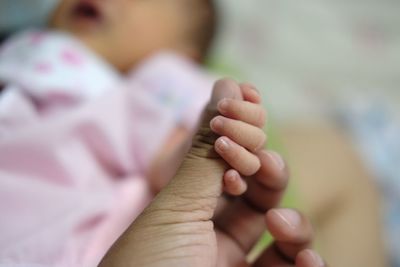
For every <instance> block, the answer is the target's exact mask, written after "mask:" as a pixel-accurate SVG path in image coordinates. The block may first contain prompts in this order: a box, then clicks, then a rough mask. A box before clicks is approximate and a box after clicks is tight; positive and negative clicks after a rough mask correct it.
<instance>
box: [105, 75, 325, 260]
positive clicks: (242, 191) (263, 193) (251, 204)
mask: <svg viewBox="0 0 400 267" xmlns="http://www.w3.org/2000/svg"><path fill="white" fill-rule="evenodd" d="M260 102H261V99H260V95H259V93H258V92H257V90H256V89H255V88H254V87H252V86H251V85H248V84H241V85H239V84H237V83H236V82H234V81H232V80H227V79H226V80H221V81H219V82H217V83H216V84H215V87H214V90H213V95H212V99H211V101H210V103H209V105H208V106H207V108H206V111H205V114H204V116H203V120H202V123H201V126H200V129H199V131H198V133H197V134H196V135H195V137H194V139H193V144H192V148H191V149H190V151H189V153H188V154H187V155H186V157H185V159H184V161H183V163H182V165H181V166H180V168H179V170H178V172H177V174H176V175H175V177H174V178H173V179H172V180H171V181H170V182H169V184H168V185H167V186H166V187H165V188H164V189H163V190H162V191H161V192H160V193H159V194H158V195H157V196H156V198H155V199H154V200H153V202H152V203H151V204H150V205H149V206H148V207H147V208H146V209H145V210H144V212H143V213H142V214H141V215H140V216H139V217H138V218H137V219H136V220H135V221H134V222H133V223H132V225H131V226H130V227H129V228H128V230H127V231H126V232H125V233H124V234H123V235H122V236H121V237H120V239H119V240H118V241H117V242H116V243H115V244H114V246H113V247H112V248H111V250H110V251H109V252H108V254H107V255H106V256H105V257H104V259H103V261H102V263H101V264H100V266H108V267H113V266H118V267H119V266H144V267H156V266H160V267H161V266H190V267H197V266H198V267H214V266H218V267H239V266H240V267H245V266H247V267H250V266H255V267H256V266H257V267H258V266H263V267H278V266H296V267H322V266H325V265H324V263H323V261H322V260H321V258H320V257H319V256H318V254H317V253H315V252H314V251H313V250H311V249H310V246H311V243H312V236H313V233H312V227H311V225H310V223H309V221H308V220H307V219H306V218H305V217H304V216H303V215H301V214H300V213H298V212H297V211H294V210H289V209H278V208H275V207H277V206H278V205H279V203H280V200H281V197H282V195H283V193H284V191H285V189H286V186H287V182H288V172H287V169H286V166H285V163H284V161H283V160H282V158H281V157H280V156H279V155H278V154H277V153H275V152H272V151H268V150H265V149H264V147H265V143H266V135H265V134H264V131H263V130H262V129H263V126H264V124H265V117H266V115H265V111H264V109H263V107H262V105H261V104H260ZM244 177H247V178H246V179H244ZM224 191H225V193H224ZM266 227H267V228H268V230H269V232H270V233H271V234H272V236H273V237H274V242H273V243H272V244H271V245H270V246H269V247H268V248H267V249H266V250H265V251H264V252H263V253H262V254H261V256H259V258H258V259H256V260H255V262H253V263H248V262H247V261H246V257H247V255H248V253H249V252H250V250H251V249H252V247H253V246H254V245H255V244H256V242H257V240H258V239H259V237H260V236H261V234H262V233H263V231H265V228H266Z"/></svg>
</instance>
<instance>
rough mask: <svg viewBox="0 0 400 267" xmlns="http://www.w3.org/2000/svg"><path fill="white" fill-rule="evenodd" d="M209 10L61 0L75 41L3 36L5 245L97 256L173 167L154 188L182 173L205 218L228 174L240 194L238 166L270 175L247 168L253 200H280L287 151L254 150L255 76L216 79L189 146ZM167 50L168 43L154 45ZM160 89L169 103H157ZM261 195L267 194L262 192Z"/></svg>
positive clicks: (257, 128)
mask: <svg viewBox="0 0 400 267" xmlns="http://www.w3.org/2000/svg"><path fill="white" fill-rule="evenodd" d="M215 23H216V15H215V9H214V6H213V4H212V1H208V0H193V1H188V0H171V1H164V0H148V1H125V0H121V1H95V0H64V1H62V2H61V3H60V5H59V6H58V8H57V10H56V11H55V12H54V14H53V16H52V18H51V19H50V27H51V28H54V29H57V30H59V31H62V32H67V33H69V34H71V35H72V36H74V37H75V38H77V39H78V40H79V42H77V41H76V40H75V39H74V38H71V36H66V35H64V34H61V33H52V32H50V33H49V32H43V31H33V32H28V33H24V34H22V35H20V36H19V37H16V38H15V39H13V38H12V39H11V40H10V41H9V42H8V43H7V44H6V45H5V46H4V47H3V48H2V51H1V53H0V81H1V82H2V84H3V88H4V92H3V95H2V98H0V134H1V135H0V138H1V139H0V167H1V169H2V173H1V174H0V181H2V182H1V183H2V186H1V187H0V188H1V189H0V190H3V192H1V193H2V194H1V197H2V198H3V199H2V201H1V203H3V205H5V206H4V207H2V210H4V215H5V216H6V217H8V218H9V220H7V222H1V227H0V229H10V231H5V230H2V231H4V234H3V233H2V235H1V236H2V237H1V239H0V246H1V249H0V251H1V252H0V258H1V259H7V260H10V261H15V260H16V262H24V261H25V262H32V263H33V262H35V263H41V264H48V265H53V266H76V265H82V266H92V265H95V264H97V263H98V262H99V261H100V259H101V257H102V256H103V255H104V253H105V252H106V251H107V250H108V248H109V247H110V245H111V244H112V243H113V242H114V241H115V239H116V238H117V237H118V236H119V235H120V234H121V233H122V231H124V230H125V229H126V228H127V227H128V225H129V223H130V222H131V221H132V220H133V219H134V218H135V217H136V216H137V215H138V214H139V213H140V212H141V211H142V209H143V208H144V206H146V205H147V203H148V201H147V200H146V199H148V198H147V197H146V194H145V193H144V192H145V191H146V190H145V188H146V186H147V181H148V180H146V179H144V177H150V178H149V179H150V181H149V183H150V187H151V189H152V191H153V192H158V191H159V190H160V189H161V188H163V187H164V186H165V184H166V183H168V181H169V180H170V178H172V177H173V176H175V178H174V179H173V180H172V182H171V183H170V184H172V186H169V187H168V188H167V190H164V191H163V192H164V193H162V194H160V195H158V199H163V196H168V195H171V190H173V191H172V195H181V196H182V195H184V194H181V193H179V190H180V186H179V185H180V184H181V183H187V182H189V183H191V186H192V188H193V190H192V192H191V193H190V195H187V196H185V197H187V198H191V199H202V201H198V202H197V201H193V205H192V206H191V207H190V210H192V211H193V212H192V215H193V216H195V217H196V216H200V217H199V218H200V220H210V219H211V217H212V214H213V210H214V209H215V208H216V205H217V200H218V198H219V196H220V194H221V191H222V190H223V188H224V189H225V191H226V192H227V193H229V194H231V195H236V196H239V195H242V194H243V193H244V192H245V191H246V189H247V184H246V182H245V181H244V180H243V178H242V176H252V175H255V174H257V173H259V172H264V173H269V176H270V177H274V178H276V181H275V182H274V183H272V182H271V181H270V180H267V179H266V177H265V175H255V178H254V180H251V181H250V182H249V185H248V186H249V190H248V191H247V192H246V193H245V195H243V199H244V200H245V202H246V203H248V204H249V205H250V206H251V207H253V208H254V209H256V210H259V211H261V212H266V211H267V210H268V208H269V207H271V206H274V205H275V204H276V203H277V202H279V198H280V195H281V192H280V191H279V190H278V189H281V188H284V186H285V183H286V181H284V179H279V177H280V176H282V173H283V171H284V163H283V161H282V159H281V158H280V156H278V155H277V154H276V153H273V152H266V151H264V150H263V147H264V145H265V142H266V136H265V134H264V132H263V130H262V128H263V126H264V122H265V111H264V109H263V108H262V106H261V104H260V102H261V101H260V95H259V93H258V92H257V90H256V89H255V88H254V87H253V86H251V85H248V84H242V85H238V84H237V83H235V82H233V81H230V80H223V81H221V82H219V83H217V84H216V85H215V87H214V90H213V93H212V97H211V101H210V103H209V105H208V108H207V110H206V112H205V114H204V117H203V120H202V122H201V126H200V129H199V130H198V131H197V133H196V134H194V138H193V143H192V148H191V149H190V151H189V153H187V154H186V153H185V152H187V150H188V145H187V144H188V140H190V139H191V137H192V136H193V133H194V125H196V124H197V122H198V117H199V115H200V111H201V109H202V108H203V107H204V106H205V104H206V102H207V100H208V99H209V95H210V94H211V92H210V91H207V88H209V89H211V87H209V86H207V85H208V84H209V78H207V76H206V75H205V74H204V73H203V72H202V71H201V70H200V69H199V68H198V67H196V64H195V62H197V63H201V62H203V61H204V59H205V56H206V54H207V51H208V49H209V46H210V43H211V40H212V37H213V32H214V31H215ZM81 43H83V44H84V45H82V44H81ZM88 48H89V49H88ZM163 50H168V51H172V52H173V56H171V54H169V55H168V56H165V55H164V56H161V57H158V56H155V58H154V55H155V54H157V53H158V52H159V51H163ZM93 52H94V53H93ZM170 53H171V52H170ZM178 55H180V56H178ZM99 56H100V58H99ZM149 58H150V59H149ZM160 66H162V70H163V71H161V72H162V73H161V74H160V72H157V71H154V70H158V71H159V70H160ZM168 68H171V69H168ZM131 69H134V72H130V70H131ZM164 71H165V72H164ZM128 73H129V74H128ZM149 73H150V74H149ZM159 74H160V75H159ZM125 75H126V76H125ZM162 75H163V76H162ZM168 78H169V79H170V80H173V82H171V81H170V80H169V79H168ZM158 79H159V80H160V81H161V84H160V83H157V81H158ZM182 81H184V82H182ZM154 83H155V84H156V86H154ZM165 83H166V84H168V83H169V84H168V85H169V86H168V87H165ZM171 84H172V85H174V86H171ZM163 86H164V87H163ZM175 86H176V87H175ZM160 88H161V89H160ZM110 89H112V90H110ZM202 89H203V90H204V91H201V90H202ZM185 90H187V92H186V91H185ZM170 91H171V92H172V93H170ZM154 92H155V93H154ZM159 92H161V93H163V94H165V93H167V95H173V96H174V98H173V99H174V102H173V103H175V104H174V105H165V106H162V107H160V105H159V104H160V103H159V102H157V101H159V98H158V97H157V96H159V94H158V93H159ZM178 100H179V101H178ZM196 102H197V103H196ZM163 103H164V102H163ZM176 103H179V105H176ZM164 104H165V103H164ZM177 106H178V107H179V108H177ZM193 106H194V107H196V108H195V109H193ZM16 107H18V110H16ZM177 113H178V115H177ZM188 115H189V118H190V119H188V118H187V116H188ZM176 118H179V119H180V120H178V123H177V120H176ZM188 121H189V122H188ZM163 144H164V145H163ZM184 155H185V156H184ZM182 162H183V163H182ZM262 162H264V164H262ZM181 163H182V165H181ZM179 165H181V166H180V167H179V170H177V169H178V166H179ZM175 173H177V175H175ZM174 185H175V186H174ZM177 185H178V186H177ZM222 187H223V188H222ZM32 188H34V190H32ZM277 188H278V189H277ZM168 190H169V191H168ZM271 190H272V191H273V193H271ZM276 190H277V191H276ZM276 192H279V194H275V193H276ZM269 194H270V195H269ZM267 195H268V196H267ZM268 197H276V203H274V204H271V203H269V204H268V205H267V204H266V198H268ZM49 199H51V200H52V201H49ZM274 199H275V198H274ZM274 201H275V200H274ZM274 201H273V202H274ZM161 202H162V201H161ZM54 203H57V205H54ZM174 203H175V204H177V203H178V202H173V203H171V204H174ZM10 204H12V205H17V207H18V208H19V209H20V210H19V211H20V212H19V213H18V215H15V214H16V213H15V211H13V210H14V209H13V208H12V207H11V208H10ZM204 207H206V208H205V209H204ZM3 208H4V209H3ZM177 208H179V206H178V207H177ZM185 208H188V206H186V207H185ZM204 211H205V213H204V214H203V212H204ZM203 216H205V217H204V218H203ZM230 216H231V217H233V218H234V219H235V220H237V219H238V218H236V217H235V216H232V215H230ZM61 218H62V219H61ZM199 218H196V219H199ZM26 221H29V225H26V224H25V223H24V222H26ZM61 221H62V222H61ZM44 223H46V224H50V226H49V225H46V226H44ZM221 224H227V222H226V221H224V220H221ZM44 228H45V229H44ZM32 229H33V230H32ZM260 229H261V231H262V227H261V228H260ZM260 229H258V230H257V231H256V232H257V233H258V234H260V233H261V231H260ZM33 231H35V232H37V234H35V235H33V236H29V237H28V238H27V237H26V233H32V232H33ZM10 240H11V241H12V242H11V243H12V244H10ZM13 240H14V241H15V240H17V241H15V242H14V241H13ZM214 241H215V240H214ZM296 242H299V241H296ZM301 242H304V243H305V244H308V243H309V240H308V239H307V240H306V241H304V240H303V239H302V241H301ZM37 244H41V245H40V246H37ZM296 254H297V253H294V255H293V253H292V254H290V256H287V257H291V258H295V257H296ZM204 256H207V255H204ZM214 257H215V255H214Z"/></svg>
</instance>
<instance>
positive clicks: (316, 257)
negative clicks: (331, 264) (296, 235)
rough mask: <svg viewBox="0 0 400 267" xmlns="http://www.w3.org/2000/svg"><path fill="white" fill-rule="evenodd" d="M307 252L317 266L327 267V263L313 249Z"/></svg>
mask: <svg viewBox="0 0 400 267" xmlns="http://www.w3.org/2000/svg"><path fill="white" fill-rule="evenodd" d="M306 252H307V254H308V255H309V256H310V257H311V258H312V259H313V261H314V263H315V266H318V267H325V262H324V260H323V259H322V258H321V256H320V255H319V254H318V253H316V252H315V251H313V250H311V249H308V250H307V251H306Z"/></svg>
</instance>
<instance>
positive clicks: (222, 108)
mask: <svg viewBox="0 0 400 267" xmlns="http://www.w3.org/2000/svg"><path fill="white" fill-rule="evenodd" d="M218 111H219V112H220V113H221V114H222V115H224V116H226V117H228V118H231V119H235V120H239V121H243V122H246V123H249V124H251V125H254V126H256V127H259V128H262V127H264V125H265V122H266V117H267V112H266V110H265V109H264V108H263V107H262V106H261V105H259V104H254V103H251V102H248V101H242V100H235V99H222V100H221V101H220V102H219V103H218Z"/></svg>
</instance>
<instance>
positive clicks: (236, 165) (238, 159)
mask: <svg viewBox="0 0 400 267" xmlns="http://www.w3.org/2000/svg"><path fill="white" fill-rule="evenodd" d="M214 147H215V151H216V152H217V153H218V154H219V155H220V156H221V157H222V158H223V159H224V160H225V161H226V162H227V163H228V164H229V165H230V166H231V167H232V168H233V169H235V170H237V171H238V172H239V173H241V174H242V175H244V176H250V175H253V174H255V173H256V172H257V171H258V170H259V169H260V164H261V163H260V160H259V158H258V157H257V156H256V155H254V154H252V153H250V152H249V151H248V150H247V149H245V148H244V147H242V146H240V145H238V144H236V143H235V142H233V141H232V140H231V139H229V138H228V137H226V136H223V137H220V138H218V139H217V141H216V142H215V146H214Z"/></svg>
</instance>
